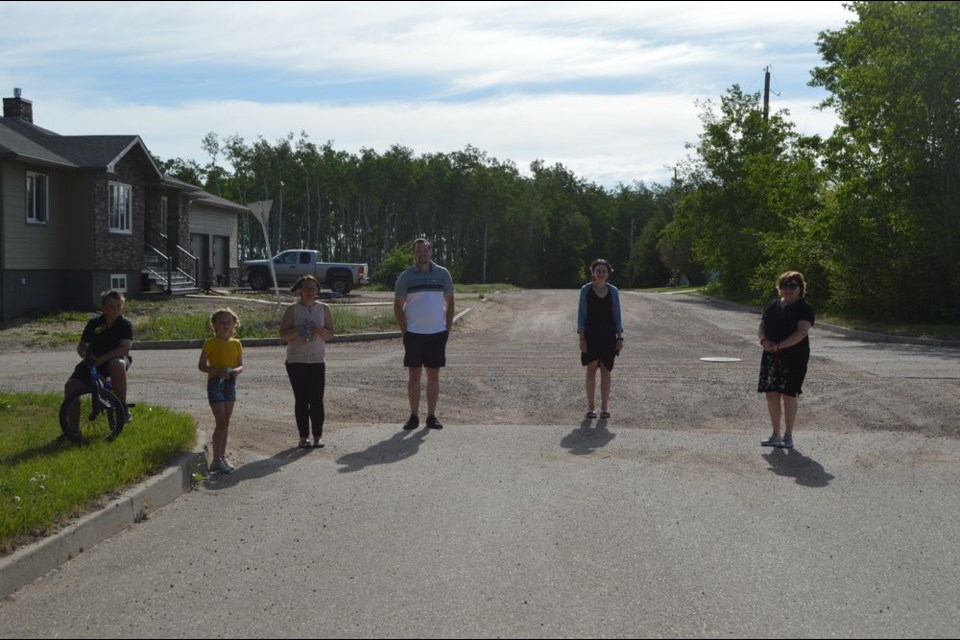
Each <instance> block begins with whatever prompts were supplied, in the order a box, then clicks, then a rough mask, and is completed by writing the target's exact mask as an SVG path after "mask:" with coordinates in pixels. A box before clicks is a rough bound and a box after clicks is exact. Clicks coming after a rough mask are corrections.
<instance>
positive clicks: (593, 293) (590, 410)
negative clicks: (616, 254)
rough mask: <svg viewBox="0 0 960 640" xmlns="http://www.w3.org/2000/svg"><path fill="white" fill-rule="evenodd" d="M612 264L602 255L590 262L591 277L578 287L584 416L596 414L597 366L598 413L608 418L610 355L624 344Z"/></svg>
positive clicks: (595, 415) (588, 416)
mask: <svg viewBox="0 0 960 640" xmlns="http://www.w3.org/2000/svg"><path fill="white" fill-rule="evenodd" d="M611 273H613V267H612V266H610V263H609V262H607V261H606V260H604V259H603V258H598V259H596V260H594V261H593V263H592V264H591V265H590V274H591V275H592V276H593V280H592V281H591V282H588V283H587V284H585V285H583V287H581V289H580V306H579V308H578V309H577V333H578V334H580V363H581V364H582V365H583V366H585V367H586V368H587V379H586V388H587V418H596V417H597V412H596V411H595V409H594V400H593V396H594V391H595V390H596V380H597V369H599V370H600V417H601V418H609V417H610V412H609V411H608V410H607V401H608V400H609V399H610V372H611V371H612V370H613V359H614V357H615V356H617V355H618V354H619V353H620V350H621V349H622V348H623V321H622V320H621V317H620V292H619V291H618V290H617V288H616V287H615V286H613V285H612V284H609V283H608V282H607V278H609V277H610V274H611Z"/></svg>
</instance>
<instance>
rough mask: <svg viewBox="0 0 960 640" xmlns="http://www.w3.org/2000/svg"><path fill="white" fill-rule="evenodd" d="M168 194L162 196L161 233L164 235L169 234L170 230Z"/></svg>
mask: <svg viewBox="0 0 960 640" xmlns="http://www.w3.org/2000/svg"><path fill="white" fill-rule="evenodd" d="M168 223H169V222H168V220H167V196H160V233H162V234H163V235H164V236H169V235H170V232H169V231H168V230H167V224H168Z"/></svg>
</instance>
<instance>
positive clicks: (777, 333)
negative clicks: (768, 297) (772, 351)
mask: <svg viewBox="0 0 960 640" xmlns="http://www.w3.org/2000/svg"><path fill="white" fill-rule="evenodd" d="M801 320H806V321H807V322H809V323H810V325H811V326H813V322H814V315H813V308H812V307H811V306H810V305H809V304H807V301H806V300H804V299H803V298H800V299H799V300H797V301H796V302H794V303H793V304H789V305H784V304H783V302H782V301H781V300H780V298H777V299H776V300H773V301H771V302H770V304H768V305H767V306H766V307H764V308H763V334H764V335H765V336H766V337H767V340H769V341H771V342H783V341H784V340H786V339H787V338H789V337H790V336H791V335H792V334H793V332H794V331H796V330H797V326H798V325H799V323H800V321H801ZM795 347H800V348H801V349H807V350H809V349H810V340H809V339H808V338H806V337H805V338H804V339H803V340H802V341H801V342H798V343H797V344H795V345H794V346H793V347H789V348H791V349H793V348H795Z"/></svg>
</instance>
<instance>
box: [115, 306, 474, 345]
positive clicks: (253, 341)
mask: <svg viewBox="0 0 960 640" xmlns="http://www.w3.org/2000/svg"><path fill="white" fill-rule="evenodd" d="M472 310H473V307H467V308H466V309H464V310H463V311H461V312H460V313H458V314H457V315H455V316H454V317H453V324H454V325H456V324H457V323H458V322H460V320H461V319H463V317H464V316H466V315H467V314H468V313H470V312H471V311H472ZM395 338H400V332H399V331H378V332H372V333H351V334H347V335H342V336H334V337H333V339H332V340H328V341H327V342H331V343H337V342H371V341H373V340H392V339H395ZM284 344H285V343H284V342H283V341H282V340H281V339H280V338H244V340H243V346H244V347H280V346H283V345H284ZM202 346H203V340H162V341H160V340H157V341H152V342H136V343H134V345H133V348H134V352H137V351H145V350H148V349H199V348H201V347H202Z"/></svg>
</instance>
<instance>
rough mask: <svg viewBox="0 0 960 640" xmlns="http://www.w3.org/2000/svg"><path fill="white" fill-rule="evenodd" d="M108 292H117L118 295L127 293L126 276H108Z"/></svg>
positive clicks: (117, 274)
mask: <svg viewBox="0 0 960 640" xmlns="http://www.w3.org/2000/svg"><path fill="white" fill-rule="evenodd" d="M110 290H111V291H119V292H120V293H126V292H127V274H125V273H111V274H110Z"/></svg>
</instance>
